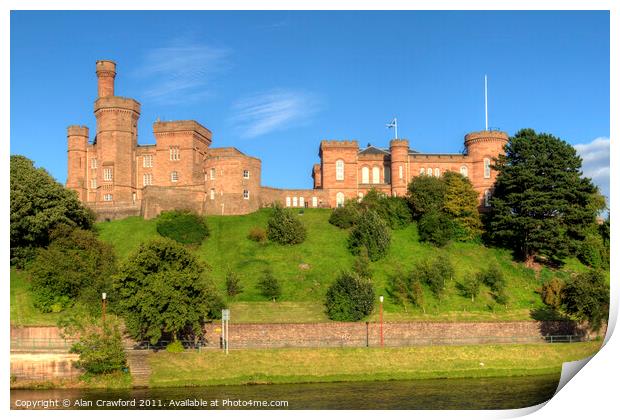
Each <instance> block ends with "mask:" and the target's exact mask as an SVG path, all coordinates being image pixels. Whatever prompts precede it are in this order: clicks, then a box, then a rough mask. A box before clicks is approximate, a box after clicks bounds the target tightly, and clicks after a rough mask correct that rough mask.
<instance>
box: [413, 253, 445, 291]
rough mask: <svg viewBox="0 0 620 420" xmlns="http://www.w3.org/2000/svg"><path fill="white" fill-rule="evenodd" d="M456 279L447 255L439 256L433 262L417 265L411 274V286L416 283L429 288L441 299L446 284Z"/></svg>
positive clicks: (428, 261) (425, 261) (426, 261)
mask: <svg viewBox="0 0 620 420" xmlns="http://www.w3.org/2000/svg"><path fill="white" fill-rule="evenodd" d="M453 277H454V267H453V266H452V263H451V262H450V260H449V259H448V257H447V256H446V255H439V256H437V257H436V258H434V259H432V260H424V261H421V262H420V263H418V264H416V266H415V267H414V269H413V272H412V274H411V284H412V286H413V284H414V283H415V282H419V283H423V284H426V285H428V286H429V288H430V289H431V291H432V292H433V294H434V295H435V296H436V297H438V298H441V296H442V295H443V292H444V290H445V288H446V283H447V282H448V281H450V280H452V278H453Z"/></svg>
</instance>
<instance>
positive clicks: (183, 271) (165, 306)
mask: <svg viewBox="0 0 620 420" xmlns="http://www.w3.org/2000/svg"><path fill="white" fill-rule="evenodd" d="M204 271H205V266H204V264H203V263H202V262H201V261H199V260H198V258H197V257H196V256H195V255H194V254H192V253H191V252H190V251H189V250H188V249H187V248H186V247H184V246H183V245H181V244H179V243H178V242H176V241H173V240H171V239H166V238H157V239H153V240H151V241H149V242H146V243H143V244H142V245H140V247H139V248H138V249H137V250H136V251H135V252H133V253H132V254H131V255H130V256H129V258H128V259H127V261H126V262H125V263H124V264H123V265H122V266H121V269H120V272H119V274H118V275H117V276H116V277H115V279H114V280H115V281H114V292H115V295H116V296H118V302H117V305H116V308H117V309H118V311H120V313H122V315H123V317H124V320H125V326H126V327H127V330H128V331H129V333H130V334H131V335H132V336H133V337H134V338H137V339H140V340H144V339H149V340H150V341H151V343H156V342H157V341H159V340H160V339H161V338H162V337H164V336H166V337H171V338H172V339H174V340H176V339H178V338H179V336H180V335H182V334H186V335H187V336H200V335H201V334H202V326H203V324H204V322H205V319H206V318H217V317H219V311H220V310H221V308H222V306H223V302H222V299H221V298H220V296H219V295H218V294H217V292H216V290H215V287H214V286H213V284H212V283H210V282H208V280H207V279H206V278H205V276H204Z"/></svg>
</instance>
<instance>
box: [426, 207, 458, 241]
mask: <svg viewBox="0 0 620 420" xmlns="http://www.w3.org/2000/svg"><path fill="white" fill-rule="evenodd" d="M454 231H455V229H454V222H453V220H452V219H451V218H450V217H449V216H448V215H447V214H445V213H442V212H438V211H431V212H429V213H426V214H424V215H423V216H422V217H421V218H420V221H419V222H418V234H419V237H420V241H422V242H430V243H432V244H433V245H435V246H439V247H442V246H445V245H447V244H448V242H450V239H452V237H453V235H454Z"/></svg>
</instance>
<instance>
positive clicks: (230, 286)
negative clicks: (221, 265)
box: [226, 270, 243, 297]
mask: <svg viewBox="0 0 620 420" xmlns="http://www.w3.org/2000/svg"><path fill="white" fill-rule="evenodd" d="M241 293H243V286H242V285H241V279H240V278H239V274H237V273H235V272H234V271H232V270H228V271H227V272H226V294H228V296H230V297H235V296H237V295H238V294H241Z"/></svg>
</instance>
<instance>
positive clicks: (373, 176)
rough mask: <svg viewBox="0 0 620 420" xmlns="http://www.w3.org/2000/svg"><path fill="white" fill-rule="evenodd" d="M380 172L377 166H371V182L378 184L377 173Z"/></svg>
mask: <svg viewBox="0 0 620 420" xmlns="http://www.w3.org/2000/svg"><path fill="white" fill-rule="evenodd" d="M379 174H380V170H379V167H378V166H375V167H373V168H372V183H373V184H378V183H379V182H381V181H380V179H379V176H380V175H379Z"/></svg>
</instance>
